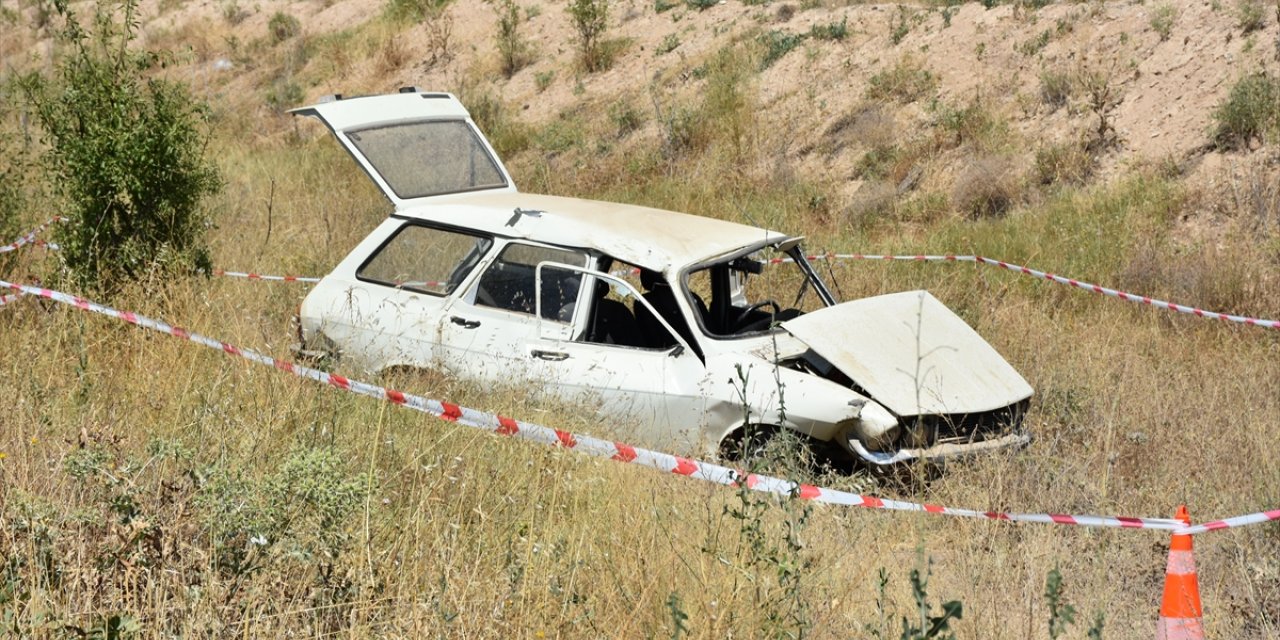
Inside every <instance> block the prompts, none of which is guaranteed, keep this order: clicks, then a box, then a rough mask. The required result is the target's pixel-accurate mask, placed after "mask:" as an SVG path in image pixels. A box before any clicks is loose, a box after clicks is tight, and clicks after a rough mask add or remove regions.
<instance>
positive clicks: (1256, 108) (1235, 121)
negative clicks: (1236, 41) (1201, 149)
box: [1213, 71, 1280, 149]
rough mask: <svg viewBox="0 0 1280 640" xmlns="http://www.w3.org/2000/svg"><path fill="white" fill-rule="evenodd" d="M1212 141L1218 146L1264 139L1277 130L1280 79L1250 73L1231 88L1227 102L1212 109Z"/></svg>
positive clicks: (1226, 147)
mask: <svg viewBox="0 0 1280 640" xmlns="http://www.w3.org/2000/svg"><path fill="white" fill-rule="evenodd" d="M1213 119H1214V122H1216V123H1217V124H1216V125H1215V127H1214V130H1213V143H1214V145H1216V146H1217V147H1218V148H1219V149H1236V148H1240V147H1243V146H1247V145H1248V144H1249V142H1250V141H1252V140H1255V139H1257V140H1259V141H1262V142H1267V141H1270V140H1271V139H1273V138H1274V137H1275V136H1276V134H1277V132H1280V78H1277V77H1276V76H1274V75H1271V74H1269V73H1267V72H1265V71H1260V72H1257V73H1251V74H1249V75H1247V76H1245V77H1243V78H1241V79H1240V80H1239V81H1238V82H1236V84H1235V86H1234V87H1231V93H1230V94H1229V95H1228V96H1227V101H1226V102H1224V103H1222V104H1221V105H1218V108H1217V109H1215V110H1214V112H1213Z"/></svg>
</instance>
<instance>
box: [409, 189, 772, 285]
mask: <svg viewBox="0 0 1280 640" xmlns="http://www.w3.org/2000/svg"><path fill="white" fill-rule="evenodd" d="M517 210H519V211H520V213H517ZM395 215H397V216H400V217H403V218H410V219H415V220H423V221H428V222H436V223H440V224H446V225H450V226H455V227H461V228H466V229H474V230H476V231H481V232H484V233H489V234H493V235H496V236H505V237H510V238H524V239H528V240H534V241H537V242H545V243H547V244H555V245H561V246H568V247H576V248H582V249H594V250H597V251H600V252H601V253H604V254H607V255H609V256H612V257H614V258H617V259H619V260H622V261H624V262H628V263H630V264H633V265H636V266H638V267H644V268H645V269H651V270H654V271H668V270H670V269H671V268H674V267H684V266H687V265H690V264H693V263H695V262H700V261H703V260H707V259H710V258H714V257H718V256H721V255H724V254H727V253H729V252H731V251H734V250H737V249H742V248H744V247H747V246H750V245H760V244H765V243H772V242H778V241H781V240H784V239H786V238H787V237H788V236H786V235H785V234H782V233H779V232H777V231H769V230H766V229H761V228H758V227H752V226H748V225H744V224H738V223H736V222H727V221H724V220H717V219H715V218H706V217H702V216H695V215H691V214H687V213H678V212H675V211H666V210H663V209H653V208H650V207H641V206H636V205H630V204H618V203H615V202H603V201H599V200H583V199H579V198H564V197H559V196H547V195H538V194H531V193H519V192H510V193H475V194H460V195H455V196H446V197H442V198H436V199H433V201H432V202H430V203H424V204H422V205H418V206H410V207H404V208H402V209H399V210H397V211H396V214H395Z"/></svg>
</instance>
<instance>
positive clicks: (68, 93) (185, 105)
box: [20, 0, 220, 293]
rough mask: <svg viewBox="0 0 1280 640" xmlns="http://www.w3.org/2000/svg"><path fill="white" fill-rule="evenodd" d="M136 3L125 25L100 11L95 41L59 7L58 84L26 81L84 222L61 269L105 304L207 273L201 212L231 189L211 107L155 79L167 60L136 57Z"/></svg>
mask: <svg viewBox="0 0 1280 640" xmlns="http://www.w3.org/2000/svg"><path fill="white" fill-rule="evenodd" d="M136 2H137V0H127V1H126V2H125V4H124V14H123V20H122V21H121V22H120V23H119V24H117V23H115V22H114V21H113V18H112V13H111V9H112V8H113V7H111V6H109V5H108V4H106V3H102V4H99V5H98V7H97V11H96V14H95V19H94V32H93V33H92V34H89V33H88V32H86V31H85V30H84V29H83V28H82V27H81V26H80V25H79V23H78V22H77V21H76V18H75V16H74V15H73V14H72V13H71V12H70V11H69V10H68V8H67V0H57V2H55V10H56V11H58V13H59V14H61V16H62V17H63V19H64V21H65V22H64V26H63V27H62V29H61V30H60V31H59V33H58V38H59V40H60V41H61V43H62V46H63V48H64V51H65V54H64V57H63V58H62V59H61V61H60V62H59V63H58V65H57V66H56V67H55V70H54V72H53V77H52V78H46V77H43V76H40V75H37V74H30V75H27V76H25V77H24V78H23V79H22V80H21V81H20V85H21V87H22V90H23V93H24V95H25V97H26V98H27V100H28V101H29V102H30V103H31V105H32V107H33V108H34V112H35V114H36V117H37V120H38V121H39V123H40V126H41V128H42V129H43V130H44V134H45V141H46V143H47V144H48V151H47V153H46V154H45V157H44V161H45V163H46V164H47V166H48V171H49V172H50V173H51V174H52V175H53V176H54V184H55V188H56V189H57V190H58V192H59V193H60V195H61V196H62V197H63V198H64V199H65V200H66V202H67V205H68V206H67V209H66V211H67V212H68V213H69V214H70V217H71V218H72V221H73V223H74V224H69V225H60V226H59V227H58V228H57V229H56V230H55V232H56V234H55V238H56V239H57V241H58V242H59V243H60V244H61V245H62V252H61V254H60V255H61V258H62V260H63V261H64V263H65V264H66V267H67V269H68V271H69V273H70V275H71V277H72V278H73V279H75V280H76V281H77V282H78V283H79V284H80V285H82V286H83V287H85V288H97V289H98V290H100V291H102V292H104V293H107V292H111V291H113V290H115V289H116V288H117V286H118V284H119V281H120V279H121V278H133V277H137V276H139V275H142V274H143V273H145V272H146V271H148V270H149V269H151V268H152V267H153V266H154V265H156V264H158V263H168V264H171V265H173V266H178V265H185V266H187V267H189V268H195V269H198V270H201V271H206V270H208V269H209V266H210V265H209V256H208V252H207V250H206V248H205V244H204V236H205V231H206V229H208V228H209V226H210V223H209V220H208V218H207V217H206V216H205V215H204V213H203V212H202V210H201V208H200V203H201V200H202V199H203V198H204V197H205V196H206V195H209V194H212V193H214V192H215V191H216V190H217V189H218V188H219V186H220V181H219V178H218V175H217V173H216V171H215V169H214V167H213V165H212V164H211V163H210V162H209V161H208V160H206V159H205V158H204V156H203V152H204V148H205V143H206V133H205V132H204V131H203V130H202V129H203V125H204V124H205V122H206V117H207V112H206V109H205V107H204V106H203V105H202V104H201V103H199V102H198V101H196V100H195V99H194V98H193V97H192V96H191V95H190V94H189V93H188V92H187V89H186V87H185V85H182V84H178V83H175V82H172V81H168V80H164V79H154V78H153V79H147V78H146V77H145V76H144V74H145V72H146V71H147V70H148V69H149V68H151V67H152V66H153V64H154V63H155V62H156V61H157V56H156V55H154V54H151V53H146V52H142V51H138V50H136V49H133V48H130V47H129V46H128V45H129V43H130V42H131V41H132V40H133V39H134V35H135V34H134V29H135V27H136V24H137V22H136V8H137V4H136Z"/></svg>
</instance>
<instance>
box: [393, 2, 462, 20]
mask: <svg viewBox="0 0 1280 640" xmlns="http://www.w3.org/2000/svg"><path fill="white" fill-rule="evenodd" d="M449 1H450V0H387V4H386V7H385V9H384V11H386V13H387V16H388V17H390V18H391V19H392V20H398V21H403V22H421V21H423V20H426V19H427V18H431V17H433V16H438V15H439V14H440V12H441V11H442V10H443V9H444V8H445V7H446V6H448V4H449Z"/></svg>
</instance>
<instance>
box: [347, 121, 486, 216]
mask: <svg viewBox="0 0 1280 640" xmlns="http://www.w3.org/2000/svg"><path fill="white" fill-rule="evenodd" d="M346 136H347V139H348V140H350V141H351V143H352V144H354V145H355V146H356V148H357V149H359V150H360V153H361V154H362V155H364V157H365V158H366V159H367V160H368V161H369V164H371V165H373V168H374V170H375V171H377V172H378V174H379V175H381V176H382V179H383V180H385V181H386V183H387V186H389V187H391V190H392V191H394V192H395V194H396V197H398V198H401V199H406V200H407V199H410V198H423V197H426V196H434V195H441V194H445V193H459V192H462V191H474V190H476V189H492V188H500V187H505V186H507V182H506V179H505V178H503V176H502V172H501V171H500V170H499V169H498V165H497V163H496V162H494V161H493V158H491V157H490V156H489V152H488V151H487V150H486V149H485V148H484V145H483V144H481V142H480V139H479V137H478V136H477V135H476V133H475V131H474V130H472V129H471V127H469V126H467V123H466V122H465V121H462V120H433V121H425V122H410V123H405V124H396V125H391V126H383V127H374V128H370V129H362V130H360V131H348V132H347V133H346Z"/></svg>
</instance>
